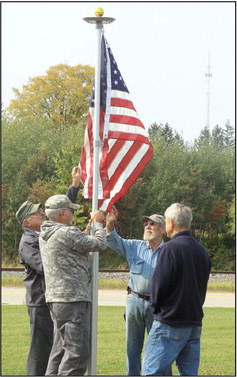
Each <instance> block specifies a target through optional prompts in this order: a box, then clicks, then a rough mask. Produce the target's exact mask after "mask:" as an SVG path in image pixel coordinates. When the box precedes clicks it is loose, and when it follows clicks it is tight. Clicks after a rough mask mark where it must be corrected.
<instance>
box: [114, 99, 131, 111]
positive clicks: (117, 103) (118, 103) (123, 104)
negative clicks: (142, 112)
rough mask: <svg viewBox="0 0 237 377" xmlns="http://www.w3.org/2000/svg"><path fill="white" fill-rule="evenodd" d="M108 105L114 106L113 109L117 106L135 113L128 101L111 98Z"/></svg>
mask: <svg viewBox="0 0 237 377" xmlns="http://www.w3.org/2000/svg"><path fill="white" fill-rule="evenodd" d="M110 104H111V106H114V107H117V106H119V107H124V108H127V109H131V110H134V111H136V109H135V107H134V105H133V103H132V102H131V101H130V100H128V99H122V98H111V101H110Z"/></svg>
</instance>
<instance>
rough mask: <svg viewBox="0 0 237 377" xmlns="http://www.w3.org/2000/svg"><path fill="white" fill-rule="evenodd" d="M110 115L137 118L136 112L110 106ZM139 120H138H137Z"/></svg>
mask: <svg viewBox="0 0 237 377" xmlns="http://www.w3.org/2000/svg"><path fill="white" fill-rule="evenodd" d="M110 114H113V115H125V116H129V117H133V118H138V115H137V112H136V111H134V110H132V109H128V108H126V107H118V106H111V110H110ZM138 119H139V118H138Z"/></svg>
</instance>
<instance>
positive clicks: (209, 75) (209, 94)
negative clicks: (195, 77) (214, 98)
mask: <svg viewBox="0 0 237 377" xmlns="http://www.w3.org/2000/svg"><path fill="white" fill-rule="evenodd" d="M205 76H206V77H207V123H206V126H207V128H208V129H210V99H211V90H210V80H211V77H212V73H211V53H210V51H208V66H207V73H206V74H205Z"/></svg>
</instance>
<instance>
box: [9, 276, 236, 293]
mask: <svg viewBox="0 0 237 377" xmlns="http://www.w3.org/2000/svg"><path fill="white" fill-rule="evenodd" d="M127 285H128V282H127V281H124V280H119V279H99V289H119V290H121V289H124V290H126V289H127ZM2 286H5V287H24V283H23V278H22V277H18V276H7V275H3V276H2ZM207 289H208V291H209V292H235V283H234V282H232V281H219V282H209V283H208V287H207Z"/></svg>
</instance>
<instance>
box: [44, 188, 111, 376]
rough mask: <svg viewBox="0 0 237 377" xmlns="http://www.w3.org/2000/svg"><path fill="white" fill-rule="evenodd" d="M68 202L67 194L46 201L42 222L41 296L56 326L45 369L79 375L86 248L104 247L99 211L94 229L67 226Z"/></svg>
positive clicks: (83, 362)
mask: <svg viewBox="0 0 237 377" xmlns="http://www.w3.org/2000/svg"><path fill="white" fill-rule="evenodd" d="M78 208H79V206H78V205H76V204H73V203H72V202H71V201H70V200H69V199H68V197H67V196H66V195H54V196H51V197H50V198H49V199H48V200H47V201H46V203H45V213H46V215H47V217H48V218H49V221H46V222H44V223H43V225H42V226H41V234H40V239H39V241H40V251H41V255H42V261H43V266H44V273H45V282H46V293H45V296H46V302H47V303H49V307H50V310H51V313H52V317H53V320H54V326H55V334H54V344H53V348H52V351H51V354H50V358H49V363H48V367H47V371H46V375H60V376H61V375H77V376H78V375H84V373H85V371H86V369H87V363H88V358H89V340H90V314H91V271H90V261H89V252H91V251H92V252H95V251H100V250H103V249H106V236H105V231H104V229H103V221H104V214H103V213H102V212H100V211H96V212H94V213H93V214H92V215H91V216H92V217H91V222H92V225H93V228H94V235H88V234H87V233H85V232H82V231H81V230H80V229H78V228H75V227H74V226H72V218H73V212H74V210H76V209H78Z"/></svg>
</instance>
